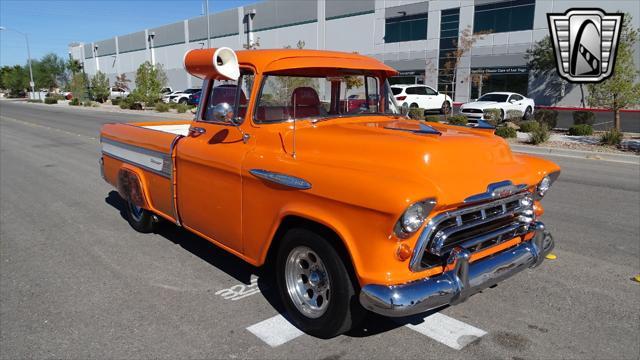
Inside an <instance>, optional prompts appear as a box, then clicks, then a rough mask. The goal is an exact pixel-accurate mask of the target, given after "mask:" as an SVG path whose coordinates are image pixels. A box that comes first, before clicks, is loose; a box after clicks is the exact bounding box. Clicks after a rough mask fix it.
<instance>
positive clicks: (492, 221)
mask: <svg viewBox="0 0 640 360" xmlns="http://www.w3.org/2000/svg"><path fill="white" fill-rule="evenodd" d="M533 220H534V219H533V199H532V198H531V194H530V193H529V192H526V191H525V192H521V193H519V194H516V195H512V196H509V197H506V198H503V199H498V200H493V201H490V202H486V203H483V204H480V205H474V206H469V207H465V208H461V209H457V210H453V211H447V212H444V213H441V214H438V215H436V216H435V217H433V218H432V219H431V220H430V221H429V223H428V224H427V226H426V227H425V228H424V230H423V232H422V234H420V237H419V239H418V242H417V244H416V248H415V251H414V254H413V257H412V259H411V264H410V266H411V269H412V270H414V271H419V270H423V269H425V268H427V267H430V266H434V265H441V264H442V263H443V261H445V260H446V257H447V255H448V254H449V252H451V250H452V249H453V248H455V247H461V248H464V249H466V250H467V251H469V252H471V253H474V252H476V251H480V250H483V249H486V248H489V247H491V246H494V245H497V244H500V243H502V242H504V241H507V240H510V239H513V238H514V237H516V236H520V235H524V234H525V233H527V232H528V231H529V226H530V224H531V223H532V222H533Z"/></svg>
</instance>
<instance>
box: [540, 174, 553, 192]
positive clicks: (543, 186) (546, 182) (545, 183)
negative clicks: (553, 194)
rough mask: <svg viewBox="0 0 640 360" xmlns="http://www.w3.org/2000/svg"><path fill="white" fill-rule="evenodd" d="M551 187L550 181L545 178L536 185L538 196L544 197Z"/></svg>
mask: <svg viewBox="0 0 640 360" xmlns="http://www.w3.org/2000/svg"><path fill="white" fill-rule="evenodd" d="M550 187H551V179H550V178H549V177H548V176H545V177H544V178H543V179H542V180H541V181H540V183H539V184H538V195H540V196H544V194H545V193H546V192H547V190H549V188H550Z"/></svg>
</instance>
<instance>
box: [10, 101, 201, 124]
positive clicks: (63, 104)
mask: <svg viewBox="0 0 640 360" xmlns="http://www.w3.org/2000/svg"><path fill="white" fill-rule="evenodd" d="M1 101H12V102H15V103H23V104H25V105H26V106H31V105H33V106H43V107H48V108H52V109H56V108H57V109H60V108H62V109H69V110H79V111H98V112H111V113H121V114H134V115H144V116H155V117H162V118H165V119H166V118H171V119H176V120H191V119H193V114H192V113H191V111H190V110H189V111H187V112H186V113H183V114H178V113H177V112H176V110H175V109H170V110H169V111H168V112H157V111H155V110H152V109H149V110H129V109H121V108H120V107H119V106H116V105H111V104H106V103H105V104H99V106H98V107H91V106H82V105H79V106H71V105H69V101H67V100H62V101H58V103H57V104H44V103H30V102H27V101H25V100H23V99H1Z"/></svg>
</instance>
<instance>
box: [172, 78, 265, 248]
mask: <svg viewBox="0 0 640 360" xmlns="http://www.w3.org/2000/svg"><path fill="white" fill-rule="evenodd" d="M253 77H254V76H253V73H251V72H249V71H246V70H243V71H242V74H241V76H240V78H239V79H238V82H235V81H219V80H215V81H214V80H207V81H205V83H204V86H203V91H202V96H201V97H200V102H201V103H200V104H199V107H198V113H197V115H196V119H195V120H194V121H193V123H192V124H191V128H190V131H189V135H188V136H187V137H186V138H185V139H183V140H181V141H180V143H179V144H178V153H177V158H176V175H177V194H176V196H177V201H178V212H179V214H180V218H181V221H182V224H183V226H185V227H186V228H188V229H190V230H192V231H194V232H196V233H199V234H201V235H204V236H205V237H208V238H210V239H211V240H213V241H215V242H217V243H220V244H222V245H224V246H227V247H229V248H231V249H233V250H236V251H238V252H242V230H241V229H242V226H241V225H242V224H241V219H242V216H241V215H242V214H241V210H242V209H241V204H242V182H241V175H240V169H241V165H242V161H243V159H244V157H245V155H246V154H247V152H248V151H249V150H250V148H251V145H250V144H249V143H247V142H245V141H244V140H245V139H244V138H243V134H242V132H241V131H240V129H239V128H237V127H236V126H234V125H233V123H232V122H231V120H232V119H235V121H239V122H243V121H244V120H245V119H244V117H245V114H246V113H247V109H248V102H249V101H248V100H249V99H248V96H250V94H251V86H252V84H253ZM247 121H248V119H247Z"/></svg>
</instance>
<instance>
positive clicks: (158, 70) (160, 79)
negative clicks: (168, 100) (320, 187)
mask: <svg viewBox="0 0 640 360" xmlns="http://www.w3.org/2000/svg"><path fill="white" fill-rule="evenodd" d="M166 84H167V75H166V73H165V71H164V69H163V68H162V66H161V65H160V64H157V65H156V66H153V65H151V63H150V62H148V61H145V62H144V63H143V64H141V65H140V66H139V67H138V70H137V71H136V89H135V90H134V91H133V93H131V96H133V98H132V99H133V100H134V101H142V102H144V103H145V105H147V106H153V105H155V103H156V102H158V101H159V100H160V98H161V97H162V93H161V90H162V88H163V87H165V86H166Z"/></svg>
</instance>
